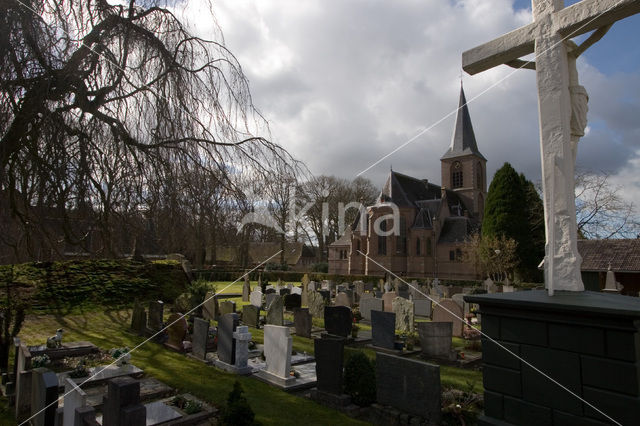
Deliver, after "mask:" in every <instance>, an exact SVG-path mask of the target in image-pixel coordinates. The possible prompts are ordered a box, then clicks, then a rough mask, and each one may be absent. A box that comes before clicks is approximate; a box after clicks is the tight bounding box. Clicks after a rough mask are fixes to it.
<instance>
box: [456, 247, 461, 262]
mask: <svg viewBox="0 0 640 426" xmlns="http://www.w3.org/2000/svg"><path fill="white" fill-rule="evenodd" d="M456 260H457V261H458V262H462V250H460V249H456Z"/></svg>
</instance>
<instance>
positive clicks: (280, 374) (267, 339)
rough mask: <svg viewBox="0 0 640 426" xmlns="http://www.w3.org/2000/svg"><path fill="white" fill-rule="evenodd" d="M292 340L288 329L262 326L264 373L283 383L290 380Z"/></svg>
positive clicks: (276, 326)
mask: <svg viewBox="0 0 640 426" xmlns="http://www.w3.org/2000/svg"><path fill="white" fill-rule="evenodd" d="M292 344H293V339H292V338H291V333H290V329H289V327H282V326H278V325H265V326H264V356H265V358H266V361H267V368H266V372H267V373H269V374H271V375H273V376H275V377H277V378H278V379H281V380H283V381H285V383H286V382H287V381H289V380H290V379H291V376H290V372H291V347H292Z"/></svg>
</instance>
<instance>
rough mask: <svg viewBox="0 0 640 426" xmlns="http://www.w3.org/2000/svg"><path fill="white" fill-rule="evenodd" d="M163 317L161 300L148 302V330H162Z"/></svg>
mask: <svg viewBox="0 0 640 426" xmlns="http://www.w3.org/2000/svg"><path fill="white" fill-rule="evenodd" d="M163 315H164V303H163V302H162V300H153V301H151V302H149V321H148V325H149V328H150V329H151V330H153V331H159V330H162V328H163V327H164V326H163V325H162V321H163Z"/></svg>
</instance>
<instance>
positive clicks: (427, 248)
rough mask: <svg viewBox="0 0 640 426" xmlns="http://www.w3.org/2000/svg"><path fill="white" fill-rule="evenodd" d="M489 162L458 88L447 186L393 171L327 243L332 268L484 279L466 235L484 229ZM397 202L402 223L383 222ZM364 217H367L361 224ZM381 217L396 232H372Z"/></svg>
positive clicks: (445, 161) (445, 160) (443, 163)
mask: <svg viewBox="0 0 640 426" xmlns="http://www.w3.org/2000/svg"><path fill="white" fill-rule="evenodd" d="M486 163H487V160H486V159H485V158H484V156H483V155H482V154H481V153H480V151H479V150H478V145H477V143H476V138H475V135H474V132H473V126H472V124H471V117H470V116H469V109H468V108H467V105H466V99H465V95H464V90H463V89H462V87H461V88H460V103H459V106H458V112H457V116H456V123H455V128H454V131H453V139H452V141H451V146H450V147H449V149H448V150H447V151H446V152H445V154H444V155H443V156H442V158H440V167H441V179H442V181H441V182H442V185H441V186H440V185H436V184H434V183H431V182H429V181H428V180H427V179H418V178H415V177H411V176H407V175H404V174H401V173H398V172H396V171H393V170H391V172H390V173H389V177H388V178H387V181H386V183H385V184H384V187H383V188H382V191H381V192H380V195H379V197H378V199H377V201H376V203H375V204H374V205H372V206H367V207H366V215H362V216H359V217H358V219H356V221H355V222H354V223H353V224H352V225H351V226H350V227H348V228H347V230H346V232H345V233H344V234H343V235H342V237H340V238H339V239H338V240H337V241H335V242H334V243H333V244H331V245H330V246H329V259H328V261H329V273H331V274H362V275H384V274H385V272H386V271H385V268H386V269H388V270H390V271H392V272H393V273H395V274H397V275H400V276H408V277H430V278H435V277H438V278H440V279H457V280H467V279H481V274H480V270H479V268H478V267H477V266H476V264H475V263H476V262H475V261H474V258H473V256H472V255H470V254H469V253H467V250H465V241H466V239H467V238H468V237H469V236H471V235H472V234H473V233H476V232H479V231H480V225H481V223H482V215H483V212H484V202H485V198H486V196H487V168H486ZM394 205H395V206H394ZM395 207H397V211H398V212H399V215H398V216H397V217H398V223H397V224H393V223H392V219H388V218H386V219H384V220H382V219H380V220H379V218H380V217H382V216H388V215H390V214H392V213H393V209H394V208H395ZM360 217H363V218H364V220H365V221H366V223H364V224H361V223H360ZM388 217H390V216H388ZM378 220H379V221H378ZM377 221H378V222H377ZM376 223H379V224H378V225H377V226H378V229H380V230H382V231H385V230H391V229H392V227H393V226H394V225H396V226H397V227H396V228H395V229H396V232H395V233H394V235H388V236H380V235H378V234H377V233H376V232H375V230H374V224H376ZM361 253H363V254H366V256H364V255H363V254H361ZM380 265H382V266H380ZM383 267H384V268H383Z"/></svg>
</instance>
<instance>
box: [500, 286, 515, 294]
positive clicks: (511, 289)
mask: <svg viewBox="0 0 640 426" xmlns="http://www.w3.org/2000/svg"><path fill="white" fill-rule="evenodd" d="M514 291H515V288H514V287H513V286H512V285H507V284H505V285H503V286H502V292H503V293H513V292H514Z"/></svg>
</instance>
